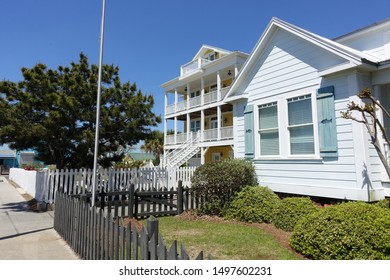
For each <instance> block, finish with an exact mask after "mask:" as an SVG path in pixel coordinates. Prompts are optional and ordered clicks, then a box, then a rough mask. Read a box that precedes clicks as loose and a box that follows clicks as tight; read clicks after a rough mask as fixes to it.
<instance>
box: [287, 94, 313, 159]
mask: <svg viewBox="0 0 390 280" xmlns="http://www.w3.org/2000/svg"><path fill="white" fill-rule="evenodd" d="M287 105H288V130H289V134H290V137H289V139H290V153H291V155H307V154H314V132H313V118H312V106H311V96H310V94H308V95H304V96H299V97H294V98H290V99H287Z"/></svg>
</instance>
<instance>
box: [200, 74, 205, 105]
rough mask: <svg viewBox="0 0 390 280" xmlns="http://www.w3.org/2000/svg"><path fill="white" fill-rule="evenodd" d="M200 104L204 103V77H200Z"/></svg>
mask: <svg viewBox="0 0 390 280" xmlns="http://www.w3.org/2000/svg"><path fill="white" fill-rule="evenodd" d="M200 104H201V105H202V106H203V104H204V78H203V77H201V78H200Z"/></svg>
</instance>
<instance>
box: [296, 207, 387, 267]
mask: <svg viewBox="0 0 390 280" xmlns="http://www.w3.org/2000/svg"><path fill="white" fill-rule="evenodd" d="M389 237H390V211H388V210H387V209H383V208H380V207H378V206H375V205H371V204H368V203H365V202H347V203H342V204H338V205H335V206H331V207H327V208H325V209H322V210H321V211H319V212H315V213H313V214H310V215H307V216H305V217H303V218H302V219H301V220H300V221H299V222H298V223H297V225H296V226H295V228H294V231H293V232H292V235H291V237H290V245H291V247H292V248H294V249H295V250H296V251H297V252H300V253H302V254H303V255H305V256H306V257H308V258H310V259H324V260H332V259H335V260H353V259H370V260H371V259H375V260H378V259H390V238H389Z"/></svg>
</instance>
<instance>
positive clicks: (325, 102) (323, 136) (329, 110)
mask: <svg viewBox="0 0 390 280" xmlns="http://www.w3.org/2000/svg"><path fill="white" fill-rule="evenodd" d="M317 111H318V112H317V116H318V133H319V141H320V154H321V157H323V158H329V157H337V156H338V153H337V132H336V114H335V103H334V87H333V86H328V87H323V88H320V89H318V92H317Z"/></svg>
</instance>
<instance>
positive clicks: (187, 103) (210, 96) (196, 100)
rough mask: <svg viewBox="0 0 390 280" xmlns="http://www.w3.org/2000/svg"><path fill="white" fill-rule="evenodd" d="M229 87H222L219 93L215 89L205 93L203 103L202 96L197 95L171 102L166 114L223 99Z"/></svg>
mask: <svg viewBox="0 0 390 280" xmlns="http://www.w3.org/2000/svg"><path fill="white" fill-rule="evenodd" d="M229 89H230V86H229V87H224V88H221V90H220V94H218V91H217V90H214V91H212V92H208V93H205V94H204V96H203V103H202V96H196V97H192V98H190V99H189V100H183V101H180V102H178V103H176V104H175V103H174V104H169V105H168V106H167V107H166V108H165V115H170V114H174V113H179V112H182V111H185V110H187V109H192V108H196V107H200V106H203V105H207V104H211V103H215V102H218V101H221V100H223V99H224V98H225V96H226V94H227V93H228V92H229Z"/></svg>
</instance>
